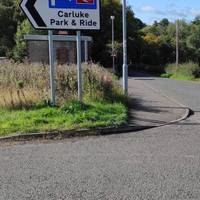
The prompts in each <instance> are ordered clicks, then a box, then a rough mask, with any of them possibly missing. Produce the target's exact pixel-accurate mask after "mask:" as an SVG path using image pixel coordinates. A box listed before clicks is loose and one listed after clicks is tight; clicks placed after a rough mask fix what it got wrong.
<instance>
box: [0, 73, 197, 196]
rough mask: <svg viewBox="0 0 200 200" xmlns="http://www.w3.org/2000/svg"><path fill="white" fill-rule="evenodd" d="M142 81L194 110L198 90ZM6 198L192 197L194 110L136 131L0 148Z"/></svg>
mask: <svg viewBox="0 0 200 200" xmlns="http://www.w3.org/2000/svg"><path fill="white" fill-rule="evenodd" d="M140 78H141V77H140ZM145 81H146V82H148V84H149V85H150V86H156V87H157V89H162V91H164V92H166V93H167V94H168V95H172V96H173V98H176V99H178V100H179V101H181V102H182V103H184V104H187V106H190V107H192V108H193V110H195V111H199V110H200V109H199V105H200V98H198V97H199V94H197V93H198V92H199V90H198V89H199V85H196V84H192V83H189V82H188V83H187V82H184V84H183V83H179V82H177V81H171V80H160V79H154V80H153V79H152V80H145ZM184 88H185V90H184ZM188 88H189V91H188ZM186 91H188V92H186ZM196 98H198V100H195V99H196ZM198 102H199V103H198ZM11 199H12V200H25V199H28V200H29V199H30V200H31V199H33V200H35V199H37V200H40V199H41V200H46V199H49V200H61V199H67V200H68V199H73V200H76V199H77V200H78V199H81V200H82V199H87V200H90V199H91V200H93V199H94V200H98V199H102V200H106V199H112V200H118V199H120V200H128V199H137V200H142V199H145V200H147V199H148V200H157V199H159V200H161V199H166V200H169V199H173V200H179V199H180V200H183V199H184V200H185V199H187V200H188V199H193V200H194V199H200V121H199V117H198V112H196V113H195V115H194V116H192V117H191V118H189V119H187V120H185V121H183V122H181V123H179V124H174V125H170V126H165V127H161V128H156V129H151V130H146V131H141V132H137V133H129V134H122V135H111V136H105V137H88V138H76V139H71V140H64V141H60V142H56V141H55V142H48V143H40V142H36V143H27V144H16V145H11V146H5V145H3V146H0V200H11Z"/></svg>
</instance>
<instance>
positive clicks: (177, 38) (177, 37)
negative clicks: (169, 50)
mask: <svg viewBox="0 0 200 200" xmlns="http://www.w3.org/2000/svg"><path fill="white" fill-rule="evenodd" d="M178 65H179V20H177V21H176V68H178Z"/></svg>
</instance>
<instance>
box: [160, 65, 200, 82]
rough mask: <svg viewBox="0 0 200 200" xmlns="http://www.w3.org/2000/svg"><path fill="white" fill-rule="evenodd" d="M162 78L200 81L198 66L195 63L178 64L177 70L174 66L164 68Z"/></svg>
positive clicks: (199, 68)
mask: <svg viewBox="0 0 200 200" xmlns="http://www.w3.org/2000/svg"><path fill="white" fill-rule="evenodd" d="M161 77H162V78H172V79H176V80H187V81H200V66H199V65H198V64H196V63H192V62H189V63H184V64H180V65H179V66H178V68H177V67H176V65H175V64H168V65H166V66H165V73H164V74H161Z"/></svg>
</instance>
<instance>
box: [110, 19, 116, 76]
mask: <svg viewBox="0 0 200 200" xmlns="http://www.w3.org/2000/svg"><path fill="white" fill-rule="evenodd" d="M110 19H111V22H112V59H113V73H115V46H114V45H115V44H114V42H115V29H114V20H115V16H110Z"/></svg>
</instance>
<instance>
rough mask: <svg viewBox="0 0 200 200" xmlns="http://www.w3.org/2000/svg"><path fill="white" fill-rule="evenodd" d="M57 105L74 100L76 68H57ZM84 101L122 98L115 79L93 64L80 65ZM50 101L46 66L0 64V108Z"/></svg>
mask: <svg viewBox="0 0 200 200" xmlns="http://www.w3.org/2000/svg"><path fill="white" fill-rule="evenodd" d="M55 79H56V98H57V103H58V105H62V104H63V103H65V102H66V101H70V100H73V99H76V97H77V70H76V66H75V65H62V66H61V65H59V66H56V75H55ZM83 88H84V98H85V99H87V98H89V99H94V100H95V99H96V100H97V99H98V100H110V101H116V100H117V99H118V100H121V99H123V96H122V92H121V89H120V86H119V84H118V82H117V79H116V77H114V76H113V75H112V74H111V73H109V72H108V71H107V70H106V69H104V68H103V67H101V66H99V65H96V64H92V63H91V64H83ZM49 98H50V81H49V66H48V65H43V64H41V63H40V64H30V63H23V64H16V63H12V62H6V63H3V64H0V107H3V108H9V109H14V108H29V107H32V106H35V105H36V104H40V103H41V102H42V103H44V102H45V103H48V102H49Z"/></svg>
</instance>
